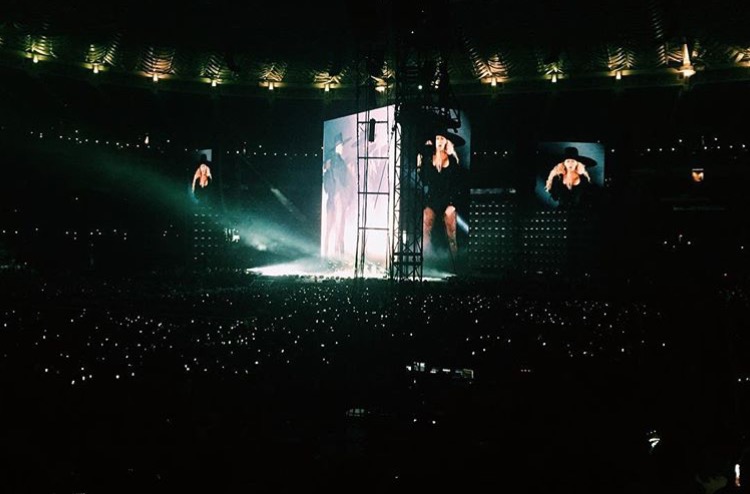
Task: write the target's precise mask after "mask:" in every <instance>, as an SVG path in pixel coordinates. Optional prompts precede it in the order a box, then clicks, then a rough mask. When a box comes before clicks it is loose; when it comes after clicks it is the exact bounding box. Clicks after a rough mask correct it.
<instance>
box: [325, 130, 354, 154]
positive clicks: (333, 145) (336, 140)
mask: <svg viewBox="0 0 750 494" xmlns="http://www.w3.org/2000/svg"><path fill="white" fill-rule="evenodd" d="M351 140H352V137H351V136H349V137H347V138H346V139H344V136H343V135H342V134H341V132H338V133H336V135H335V136H333V140H332V141H331V143H330V144H329V146H328V147H327V148H326V152H327V153H332V152H333V151H334V150H335V149H336V146H337V145H338V144H346V143H347V142H349V141H351Z"/></svg>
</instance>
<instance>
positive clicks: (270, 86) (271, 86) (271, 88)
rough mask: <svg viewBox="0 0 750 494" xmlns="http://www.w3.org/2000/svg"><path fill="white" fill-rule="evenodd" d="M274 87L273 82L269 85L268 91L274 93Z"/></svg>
mask: <svg viewBox="0 0 750 494" xmlns="http://www.w3.org/2000/svg"><path fill="white" fill-rule="evenodd" d="M273 87H274V85H273V82H269V83H268V90H269V91H273Z"/></svg>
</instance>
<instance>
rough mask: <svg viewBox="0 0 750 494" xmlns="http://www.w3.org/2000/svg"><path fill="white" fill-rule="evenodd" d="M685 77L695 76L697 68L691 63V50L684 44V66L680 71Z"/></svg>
mask: <svg viewBox="0 0 750 494" xmlns="http://www.w3.org/2000/svg"><path fill="white" fill-rule="evenodd" d="M678 70H679V71H680V72H682V75H683V76H684V77H690V76H692V75H694V74H695V67H693V64H692V63H691V62H690V50H689V49H688V45H687V43H683V44H682V65H681V66H680V68H679V69H678Z"/></svg>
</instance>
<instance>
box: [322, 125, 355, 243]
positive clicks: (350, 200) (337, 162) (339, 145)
mask: <svg viewBox="0 0 750 494" xmlns="http://www.w3.org/2000/svg"><path fill="white" fill-rule="evenodd" d="M348 140H349V139H346V140H344V139H343V136H342V135H341V133H340V132H339V133H338V134H336V136H335V137H334V140H333V149H332V152H330V151H329V153H328V156H327V157H326V159H325V161H324V162H323V190H324V191H325V193H326V196H327V197H326V231H325V236H324V238H323V252H324V254H325V255H332V254H334V255H337V256H341V255H343V254H344V237H345V233H346V221H347V218H348V215H349V214H350V212H351V209H352V205H353V204H354V202H355V198H356V196H355V192H356V174H355V169H354V164H353V163H350V162H348V161H347V160H346V159H345V158H344V143H345V142H346V141H348ZM331 250H332V251H333V252H331Z"/></svg>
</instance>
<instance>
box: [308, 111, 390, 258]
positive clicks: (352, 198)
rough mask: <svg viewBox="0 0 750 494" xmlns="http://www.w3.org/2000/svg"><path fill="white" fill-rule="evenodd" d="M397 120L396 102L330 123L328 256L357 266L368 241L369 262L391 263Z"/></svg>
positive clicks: (325, 200)
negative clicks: (389, 260) (359, 254)
mask: <svg viewBox="0 0 750 494" xmlns="http://www.w3.org/2000/svg"><path fill="white" fill-rule="evenodd" d="M393 124H394V106H393V105H390V106H385V107H381V108H376V109H373V110H370V111H369V112H361V113H358V114H352V115H347V116H344V117H340V118H336V119H332V120H327V121H325V122H324V126H323V167H322V191H321V205H322V206H321V229H320V232H321V233H320V254H321V257H322V258H324V259H329V260H336V261H341V262H343V263H345V264H348V263H351V264H354V261H355V258H356V252H357V249H358V246H359V248H360V249H362V246H363V245H364V249H365V259H366V261H367V262H372V263H373V264H374V265H377V266H380V267H383V268H384V267H385V265H386V262H387V259H388V256H389V251H390V239H391V232H392V231H393V221H392V215H393V213H392V212H393V204H392V203H391V201H392V200H393V199H392V195H393V194H392V190H393V172H394V163H393V160H394V157H395V150H394V146H395V144H394V143H395V139H394V136H393V132H392V129H391V128H392V126H393ZM358 131H359V132H358ZM358 134H359V136H358ZM358 146H359V149H358ZM359 227H362V228H359Z"/></svg>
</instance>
